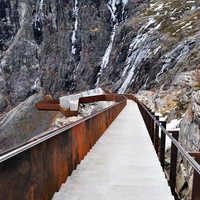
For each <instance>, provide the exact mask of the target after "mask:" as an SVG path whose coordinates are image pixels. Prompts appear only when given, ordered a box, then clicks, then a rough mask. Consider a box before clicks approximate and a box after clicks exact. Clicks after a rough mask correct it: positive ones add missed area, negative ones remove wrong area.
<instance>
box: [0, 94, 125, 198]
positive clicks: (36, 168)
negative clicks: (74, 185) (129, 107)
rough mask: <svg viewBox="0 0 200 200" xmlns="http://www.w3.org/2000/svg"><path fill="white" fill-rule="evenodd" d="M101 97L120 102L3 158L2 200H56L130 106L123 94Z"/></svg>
mask: <svg viewBox="0 0 200 200" xmlns="http://www.w3.org/2000/svg"><path fill="white" fill-rule="evenodd" d="M87 98H88V99H82V101H86V100H87V102H88V101H93V100H94V98H95V100H97V98H98V97H97V96H95V97H94V98H93V97H87ZM92 98H93V99H92ZM100 98H101V100H110V101H111V100H112V101H116V102H117V103H116V104H114V105H113V106H111V107H109V108H107V109H104V110H102V111H101V112H99V113H96V114H93V115H91V116H89V117H86V118H84V119H81V120H79V121H77V122H74V123H73V124H71V125H68V126H65V127H63V128H60V129H58V130H56V131H50V132H47V133H46V134H44V135H42V136H41V137H40V138H37V139H36V140H35V141H31V142H27V143H25V144H23V145H20V146H19V147H17V148H15V149H12V150H10V151H8V152H6V153H4V154H1V155H0V200H15V199H16V200H19V199H28V200H49V199H51V198H52V196H53V194H54V193H55V192H56V191H58V189H59V188H60V186H61V184H62V183H63V182H65V181H66V179H67V177H68V176H69V175H70V174H71V173H72V171H73V170H74V169H75V168H76V166H77V164H79V163H80V161H81V160H82V159H83V158H84V156H85V155H86V154H87V153H88V151H89V150H90V149H91V147H92V146H93V145H94V144H95V143H96V141H97V140H98V138H99V137H100V136H101V135H102V134H103V133H104V131H105V130H106V129H107V128H108V126H109V125H110V124H111V123H112V121H113V120H114V119H115V118H116V117H117V115H118V114H119V113H120V112H121V110H122V109H123V108H124V107H125V106H126V103H127V102H126V98H125V97H124V96H122V95H104V96H101V97H100ZM30 120H31V119H30Z"/></svg>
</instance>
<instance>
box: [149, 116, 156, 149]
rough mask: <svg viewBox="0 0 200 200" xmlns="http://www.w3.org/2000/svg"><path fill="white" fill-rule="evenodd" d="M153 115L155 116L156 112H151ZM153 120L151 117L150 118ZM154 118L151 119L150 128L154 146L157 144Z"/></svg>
mask: <svg viewBox="0 0 200 200" xmlns="http://www.w3.org/2000/svg"><path fill="white" fill-rule="evenodd" d="M151 114H152V115H153V116H154V112H151ZM150 118H151V117H150ZM154 125H155V123H154V118H151V128H150V131H151V140H152V143H153V145H154V144H155V136H154V134H155V129H154Z"/></svg>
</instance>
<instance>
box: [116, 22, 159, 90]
mask: <svg viewBox="0 0 200 200" xmlns="http://www.w3.org/2000/svg"><path fill="white" fill-rule="evenodd" d="M155 22H156V21H155V19H153V18H150V19H149V20H148V21H147V23H145V24H144V25H143V26H142V27H141V28H140V29H139V31H138V33H137V36H136V37H135V38H134V39H133V40H132V42H131V44H130V46H129V51H128V56H127V58H126V61H125V68H124V71H123V72H122V77H121V78H122V80H124V81H123V84H122V85H121V87H120V88H119V90H118V93H124V92H125V91H126V89H127V87H128V85H130V84H131V83H132V82H133V81H134V78H136V76H137V73H136V69H137V67H138V66H139V64H140V63H141V62H142V61H143V60H145V59H146V58H148V57H149V56H150V55H151V52H150V49H149V45H150V42H151V41H148V38H149V36H150V35H151V36H152V37H153V33H154V31H155V30H157V29H158V28H159V27H160V24H159V25H157V26H156V27H154V28H150V26H152V25H153V24H155ZM147 29H148V31H147Z"/></svg>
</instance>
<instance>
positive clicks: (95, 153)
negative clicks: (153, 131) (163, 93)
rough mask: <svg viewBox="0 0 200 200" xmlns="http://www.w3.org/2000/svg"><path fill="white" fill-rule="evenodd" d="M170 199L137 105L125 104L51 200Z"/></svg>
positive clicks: (170, 196)
mask: <svg viewBox="0 0 200 200" xmlns="http://www.w3.org/2000/svg"><path fill="white" fill-rule="evenodd" d="M65 199H66V200H68V199H69V200H79V199H80V200H172V199H174V198H173V197H172V195H171V192H170V188H169V187H168V184H167V180H166V179H165V176H164V173H163V172H162V168H161V166H160V162H159V160H158V158H157V156H156V153H155V149H154V147H153V145H152V142H151V140H150V137H149V135H148V133H147V130H146V127H145V125H144V121H143V119H142V117H141V115H140V112H139V110H138V108H137V105H136V104H134V103H133V102H130V101H128V105H127V106H126V107H125V109H124V110H123V111H122V113H120V115H119V116H118V117H117V118H116V120H115V121H114V122H113V123H112V124H111V126H110V127H109V128H108V129H107V130H106V132H105V133H104V135H103V136H102V137H101V138H100V139H99V140H98V141H97V142H96V144H95V145H94V146H93V147H92V149H91V150H90V152H89V153H88V154H87V155H86V156H85V158H84V160H82V161H81V163H80V164H79V165H78V166H77V168H76V170H74V171H73V173H72V175H71V176H69V177H68V178H67V181H66V182H65V183H64V184H62V186H61V188H60V191H59V193H55V195H54V197H53V200H65Z"/></svg>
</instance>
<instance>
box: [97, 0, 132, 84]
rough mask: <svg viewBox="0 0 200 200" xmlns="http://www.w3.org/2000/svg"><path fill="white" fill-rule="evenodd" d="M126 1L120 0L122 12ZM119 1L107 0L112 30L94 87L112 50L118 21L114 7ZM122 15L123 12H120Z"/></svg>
mask: <svg viewBox="0 0 200 200" xmlns="http://www.w3.org/2000/svg"><path fill="white" fill-rule="evenodd" d="M127 2H128V0H122V3H123V12H124V7H125V5H126V4H127ZM119 3H120V1H119V0H109V2H108V4H107V6H108V9H109V11H110V14H111V25H112V32H111V35H110V42H109V45H108V47H107V48H106V51H105V53H104V56H103V58H102V61H101V65H100V70H99V72H98V74H97V81H96V83H95V86H96V87H98V86H99V82H100V79H101V75H102V72H103V70H104V69H105V68H106V67H107V64H108V62H109V59H110V54H111V51H112V47H113V42H114V38H115V35H116V29H117V25H118V22H119V19H118V18H117V7H116V6H117V5H118V4H119ZM122 16H123V13H122Z"/></svg>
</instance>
